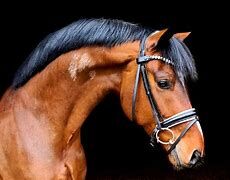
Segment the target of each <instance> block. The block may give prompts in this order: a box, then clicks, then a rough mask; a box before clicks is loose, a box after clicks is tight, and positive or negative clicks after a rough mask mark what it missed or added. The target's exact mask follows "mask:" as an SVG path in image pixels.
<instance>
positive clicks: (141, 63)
mask: <svg viewBox="0 0 230 180" xmlns="http://www.w3.org/2000/svg"><path fill="white" fill-rule="evenodd" d="M146 39H147V37H145V38H144V39H142V41H141V45H140V46H141V47H140V48H141V50H140V54H139V57H138V58H137V64H138V67H137V73H136V80H135V84H134V90H133V98H132V119H133V120H134V119H135V110H136V97H137V89H138V83H139V79H140V74H141V75H142V80H143V83H144V88H145V92H146V95H147V97H148V99H149V102H150V105H151V109H152V113H153V116H154V119H155V121H156V127H155V129H154V130H153V132H152V133H151V139H150V144H151V145H152V146H153V145H154V143H155V142H157V143H161V144H168V145H171V146H170V148H169V149H168V153H170V152H171V151H172V150H173V149H174V148H175V147H176V145H177V144H178V143H179V142H180V140H181V139H182V137H183V136H184V135H185V134H186V133H187V132H188V130H189V129H190V128H191V127H192V126H193V124H195V123H196V122H197V121H198V116H197V115H196V112H195V109H194V108H191V109H187V110H185V111H182V112H179V113H177V114H175V115H173V116H171V117H169V118H167V119H164V118H163V117H162V116H161V114H160V111H159V108H158V106H157V103H156V100H155V99H154V96H153V94H152V91H151V86H150V83H149V79H148V75H147V70H146V63H147V62H149V61H153V60H161V61H163V62H165V63H167V64H169V65H171V66H174V63H173V62H172V61H171V60H170V59H168V58H164V57H162V56H146V55H145V51H144V50H145V41H146ZM185 122H189V124H188V125H187V126H186V128H185V129H184V130H183V131H182V132H181V134H180V135H179V136H178V137H177V139H175V137H174V133H173V131H172V130H171V129H170V128H172V127H174V126H177V125H179V124H182V123H185ZM163 131H164V132H168V133H169V134H170V135H171V138H170V139H169V140H168V141H163V140H161V139H160V137H159V135H160V134H159V133H160V132H163Z"/></svg>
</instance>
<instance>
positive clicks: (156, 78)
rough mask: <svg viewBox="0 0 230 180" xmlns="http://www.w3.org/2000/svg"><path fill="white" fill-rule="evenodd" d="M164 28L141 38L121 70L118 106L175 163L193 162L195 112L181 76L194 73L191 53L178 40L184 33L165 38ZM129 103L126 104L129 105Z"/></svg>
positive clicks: (198, 143) (197, 146)
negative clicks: (136, 53) (135, 52)
mask: <svg viewBox="0 0 230 180" xmlns="http://www.w3.org/2000/svg"><path fill="white" fill-rule="evenodd" d="M166 32H167V30H162V31H157V32H154V33H152V34H151V35H149V36H148V37H146V38H145V39H142V40H141V43H140V54H139V57H137V59H136V60H133V61H131V62H130V63H128V64H127V67H126V70H125V71H124V73H123V75H122V81H121V82H122V83H121V93H120V98H121V104H122V107H123V110H124V112H125V113H126V115H127V116H128V117H129V118H130V119H133V120H134V121H136V123H137V124H139V125H141V126H143V128H144V129H145V131H146V132H147V133H148V134H149V135H150V136H151V144H154V143H155V142H157V143H159V144H161V146H162V148H163V149H164V150H165V151H166V152H167V154H168V158H169V160H170V162H171V163H172V164H173V165H174V167H175V168H177V169H180V168H183V167H191V166H197V165H198V164H199V162H200V159H201V157H203V155H204V138H203V134H202V130H201V126H200V123H199V121H198V116H197V115H196V113H195V109H194V108H192V105H191V102H190V100H189V96H188V92H187V89H186V86H185V81H186V79H188V76H190V77H191V78H196V69H195V66H194V62H193V59H192V56H191V54H190V52H189V50H188V48H187V47H186V46H185V45H184V43H183V40H184V39H185V38H186V37H187V36H188V35H189V33H177V34H175V35H173V37H169V38H167V37H168V36H167V33H166ZM131 107H132V108H131Z"/></svg>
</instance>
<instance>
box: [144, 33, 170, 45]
mask: <svg viewBox="0 0 230 180" xmlns="http://www.w3.org/2000/svg"><path fill="white" fill-rule="evenodd" d="M167 30H168V29H163V30H160V31H155V32H153V33H152V34H150V35H149V37H148V38H147V40H146V49H152V48H154V47H156V46H157V44H158V42H159V41H160V39H161V37H162V36H163V35H164V34H165V32H166V31H167Z"/></svg>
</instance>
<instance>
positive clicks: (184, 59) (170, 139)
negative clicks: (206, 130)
mask: <svg viewBox="0 0 230 180" xmlns="http://www.w3.org/2000/svg"><path fill="white" fill-rule="evenodd" d="M168 32H169V31H167V29H164V30H160V31H155V30H153V29H151V28H144V27H141V26H139V25H136V24H132V23H128V22H124V21H121V20H111V19H81V20H78V21H76V22H74V23H72V24H70V25H68V26H66V27H64V28H62V29H60V30H58V31H57V32H54V33H52V34H50V35H48V36H47V37H46V38H45V39H44V40H43V41H41V42H40V43H39V44H38V46H37V47H36V48H35V49H34V51H33V52H32V53H31V54H30V55H29V57H28V58H27V60H26V61H25V62H24V63H23V64H22V66H21V67H20V68H19V69H18V71H17V72H16V74H15V77H14V79H13V82H12V84H11V86H10V87H9V88H8V90H7V91H6V92H5V94H4V95H3V97H2V98H1V101H0V179H7V180H9V179H84V178H85V176H86V169H87V166H86V158H85V154H84V150H83V147H82V144H81V127H82V124H83V123H84V121H85V119H86V118H87V117H88V116H89V114H90V112H91V111H92V110H93V109H94V108H95V107H96V106H97V104H98V103H99V102H100V101H101V100H102V99H103V98H104V97H105V96H106V95H107V94H108V93H110V92H115V93H116V94H117V95H118V96H119V97H120V103H121V106H122V109H123V111H124V113H125V115H126V116H127V117H128V118H129V119H130V120H131V121H134V122H135V123H136V124H138V125H140V126H142V127H143V128H144V130H145V131H146V133H147V134H148V135H149V137H150V141H151V143H152V144H153V145H155V144H156V143H159V144H160V145H161V146H160V147H161V148H162V149H163V150H164V151H165V152H166V155H167V157H168V159H169V161H170V162H171V163H172V165H173V166H174V167H175V168H176V169H181V168H184V167H194V166H196V165H197V164H198V163H199V160H200V159H201V158H202V157H203V156H204V138H203V134H202V130H201V127H200V124H199V121H198V116H197V115H196V112H195V109H194V108H192V105H191V103H190V100H189V96H188V92H187V89H186V85H185V83H186V81H187V80H188V79H196V77H197V72H196V68H195V63H194V60H193V58H192V55H191V53H190V51H189V49H188V48H187V46H186V45H185V44H184V43H183V40H184V39H185V38H186V37H187V36H188V35H189V33H176V34H171V35H169V34H170V33H168Z"/></svg>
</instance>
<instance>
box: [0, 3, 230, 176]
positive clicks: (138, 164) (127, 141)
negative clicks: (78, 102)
mask: <svg viewBox="0 0 230 180" xmlns="http://www.w3.org/2000/svg"><path fill="white" fill-rule="evenodd" d="M56 4H57V5H59V6H54V5H50V6H47V4H42V3H37V4H36V2H34V3H33V4H29V5H27V6H26V7H24V8H23V7H22V6H19V5H17V4H13V6H12V4H8V5H6V6H5V7H4V6H2V8H4V9H5V10H6V12H5V13H2V14H1V31H2V33H1V44H2V45H3V46H2V47H1V58H0V94H3V93H4V91H5V90H6V88H7V87H8V86H9V84H10V82H11V80H12V77H13V74H14V72H15V71H16V69H17V68H18V66H19V65H20V64H21V63H22V62H23V61H24V59H25V58H26V56H27V55H28V54H29V53H30V52H31V51H32V50H33V48H35V46H36V44H37V43H38V42H39V41H41V40H42V38H44V37H45V36H46V35H47V34H48V33H50V32H53V31H55V30H58V29H59V28H61V27H63V26H65V25H68V24H69V23H71V22H73V21H75V20H78V19H79V18H84V17H104V18H116V19H123V20H126V21H130V22H134V23H140V24H142V25H145V26H150V27H153V28H156V29H161V28H166V27H168V28H170V29H171V30H174V31H192V34H191V36H190V37H189V38H188V39H186V41H185V42H186V43H187V45H188V46H189V48H190V49H191V51H192V53H193V55H194V58H195V60H196V64H197V69H198V72H199V80H198V81H197V82H195V83H189V87H190V95H191V101H192V103H193V105H194V107H196V108H197V109H198V113H199V116H200V119H201V125H202V127H203V132H204V135H205V141H206V158H205V165H204V167H202V168H200V169H197V170H186V171H182V172H175V171H173V170H172V168H171V167H170V165H169V164H168V162H167V160H166V159H165V155H164V154H163V153H162V152H161V151H160V150H153V149H152V148H151V146H150V145H149V144H148V140H149V138H148V137H147V136H146V134H145V133H144V131H143V130H142V128H140V127H137V126H136V125H135V124H133V123H131V122H130V121H129V120H127V119H126V117H125V116H124V114H123V113H122V110H121V107H120V104H119V98H118V97H116V96H114V95H113V94H111V95H109V96H108V97H107V98H106V99H105V100H104V101H103V102H102V103H100V105H99V106H98V107H97V108H96V109H95V110H94V111H93V113H92V114H91V115H90V117H89V118H88V119H87V121H86V122H85V124H84V126H83V135H82V141H83V145H84V147H85V150H86V156H87V163H88V179H106V178H107V179H117V178H120V179H148V178H149V179H154V178H167V177H170V179H181V178H186V179H228V178H230V176H229V173H228V171H229V170H230V168H229V166H228V161H229V160H230V155H229V150H228V148H227V145H228V144H229V126H228V121H229V118H228V112H229V111H228V107H229V104H228V101H227V99H228V97H227V95H228V93H229V87H228V84H229V75H228V73H229V71H228V65H227V63H228V61H229V57H228V54H229V53H228V51H227V48H226V46H227V45H226V44H227V39H228V37H229V35H228V34H227V31H228V29H227V28H226V26H227V24H228V21H227V17H226V16H227V13H226V11H224V6H219V5H218V4H215V5H214V4H213V5H212V4H209V5H208V6H201V5H200V4H195V3H193V4H191V3H190V2H183V4H184V6H183V7H180V6H178V5H176V4H174V5H171V4H166V2H165V3H162V4H159V5H158V4H157V5H147V3H143V2H141V4H136V5H134V4H133V6H132V7H131V6H127V5H126V6H124V4H122V3H120V2H116V3H115V2H109V1H108V2H107V5H110V6H109V7H108V8H103V7H101V5H100V3H99V2H97V3H94V4H92V3H90V2H88V4H87V3H85V4H83V5H77V3H76V2H75V3H74V4H71V3H68V4H67V5H66V4H64V2H62V4H58V3H56ZM89 6H90V7H92V9H89V8H87V7H89ZM112 8H113V9H112Z"/></svg>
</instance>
